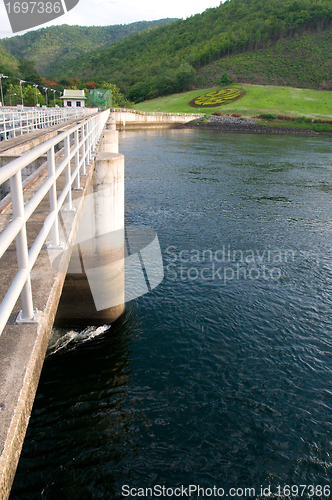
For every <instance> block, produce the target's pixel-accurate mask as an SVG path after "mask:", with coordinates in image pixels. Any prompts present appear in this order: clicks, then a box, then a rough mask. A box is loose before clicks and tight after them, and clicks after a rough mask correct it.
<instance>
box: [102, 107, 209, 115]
mask: <svg viewBox="0 0 332 500" xmlns="http://www.w3.org/2000/svg"><path fill="white" fill-rule="evenodd" d="M111 111H115V112H118V113H119V112H122V113H135V114H136V115H147V116H203V115H204V113H175V112H174V113H171V112H166V111H140V110H139V109H133V108H112V109H111Z"/></svg>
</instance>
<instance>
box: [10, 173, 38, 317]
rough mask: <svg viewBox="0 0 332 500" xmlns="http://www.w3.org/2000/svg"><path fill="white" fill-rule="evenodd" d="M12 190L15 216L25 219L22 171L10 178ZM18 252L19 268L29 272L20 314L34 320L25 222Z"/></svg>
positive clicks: (17, 239)
mask: <svg viewBox="0 0 332 500" xmlns="http://www.w3.org/2000/svg"><path fill="white" fill-rule="evenodd" d="M10 190H11V195H12V207H13V218H14V219H15V218H20V219H24V200H23V188H22V175H21V171H20V172H18V173H17V174H16V175H14V176H13V177H11V178H10ZM16 254H17V262H18V268H19V270H20V271H25V272H26V273H27V279H26V282H25V284H24V286H23V288H22V292H21V299H22V311H21V313H20V315H19V320H20V321H32V320H33V319H34V314H33V303H32V292H31V281H30V270H29V255H28V242H27V231H26V225H25V224H24V225H23V227H22V229H21V231H20V232H19V233H18V235H17V236H16Z"/></svg>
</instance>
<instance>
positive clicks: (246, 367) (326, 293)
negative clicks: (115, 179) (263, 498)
mask: <svg viewBox="0 0 332 500" xmlns="http://www.w3.org/2000/svg"><path fill="white" fill-rule="evenodd" d="M120 151H121V152H122V153H124V155H125V158H126V220H127V224H128V225H146V226H149V227H152V228H154V229H155V230H156V232H157V234H158V237H159V242H160V246H161V250H162V254H163V259H164V266H165V278H164V281H163V282H162V284H161V285H160V286H159V287H158V288H156V289H155V290H153V291H152V292H150V293H148V294H146V295H145V296H143V297H141V298H139V299H137V300H135V301H133V302H131V303H129V304H127V309H126V312H125V314H124V316H123V318H122V319H121V320H120V321H118V322H117V324H115V325H113V326H112V327H111V328H109V329H99V330H96V329H95V328H94V329H93V328H91V329H88V330H86V331H84V332H59V331H58V332H55V333H54V338H53V340H52V343H51V346H50V349H49V354H48V356H47V358H46V361H45V366H44V370H43V373H42V377H41V381H40V385H39V389H38V394H37V398H36V401H35V405H34V410H33V414H32V417H31V421H30V425H29V429H28V432H27V438H26V441H25V445H24V448H23V452H22V456H21V460H20V464H19V468H18V472H17V476H16V479H15V482H14V486H13V491H12V495H11V499H27V500H28V499H39V498H45V499H52V500H53V499H70V500H72V499H80V500H81V499H90V498H91V499H119V498H136V497H135V495H134V493H138V491H132V494H131V495H129V496H126V491H128V490H122V487H123V485H128V486H130V487H131V488H147V487H150V488H153V487H154V486H156V485H160V486H161V487H162V486H165V487H168V488H175V487H178V486H181V485H183V486H184V487H188V486H189V485H190V484H191V485H197V486H198V485H199V486H200V487H201V488H205V491H206V492H207V495H206V496H208V495H209V493H210V490H206V489H208V488H211V489H212V488H213V487H214V486H215V487H217V488H224V490H225V495H226V494H229V489H230V488H243V489H244V488H255V498H256V497H257V496H258V495H259V494H260V488H261V485H263V487H264V488H266V487H268V486H269V485H270V487H271V492H273V493H275V494H276V493H278V490H277V485H278V484H279V485H281V488H283V486H284V485H290V486H292V485H295V486H296V485H313V487H314V489H309V487H307V486H306V489H304V490H303V489H302V491H303V495H302V496H303V497H307V496H308V494H310V493H312V494H313V496H314V498H329V497H330V495H328V490H327V489H325V491H323V492H322V491H321V490H320V489H319V487H318V486H321V487H324V486H326V485H329V484H330V482H331V480H332V469H331V465H332V463H331V456H332V240H331V237H332V167H331V160H332V143H331V140H330V139H329V138H325V137H318V138H316V137H315V138H310V137H292V136H289V137H286V136H284V137H278V136H260V135H242V134H221V133H218V132H217V133H214V132H211V131H182V130H181V131H166V132H142V133H138V132H137V133H125V134H123V135H122V137H121V143H120ZM60 334H62V335H64V337H63V339H62V340H61V342H60V347H61V348H60V349H58V347H55V339H56V338H58V337H59V335H60ZM58 345H59V344H57V346H58ZM331 490H332V486H331ZM232 491H233V490H232ZM279 492H280V490H279ZM122 493H124V494H123V495H122ZM154 493H155V494H154V495H153V496H150V498H159V496H158V490H155V492H154ZM177 493H178V491H175V490H173V492H172V490H171V489H170V490H168V495H167V498H178V496H177ZM219 493H221V490H220V491H219ZM281 493H286V494H287V490H285V491H284V490H281ZM293 493H294V494H296V489H293ZM299 494H300V492H299ZM192 497H193V498H197V494H195V493H194V492H193V493H192ZM212 497H213V498H217V497H218V495H217V493H216V490H214V492H213V494H212ZM253 497H254V496H253V495H252V496H251V498H253ZM233 498H242V495H241V491H240V490H239V491H238V494H236V495H234V496H233ZM243 498H244V496H243ZM247 498H248V496H247ZM292 498H296V497H295V496H292Z"/></svg>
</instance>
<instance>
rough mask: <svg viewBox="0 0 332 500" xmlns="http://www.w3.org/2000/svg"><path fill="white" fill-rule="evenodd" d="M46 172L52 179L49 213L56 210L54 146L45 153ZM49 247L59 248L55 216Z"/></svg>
mask: <svg viewBox="0 0 332 500" xmlns="http://www.w3.org/2000/svg"><path fill="white" fill-rule="evenodd" d="M47 170H48V177H49V178H51V179H53V184H52V186H51V188H50V190H49V197H50V212H53V211H55V210H57V196H56V180H55V157H54V146H52V148H51V149H49V150H48V151H47ZM50 246H51V247H59V246H60V241H59V219H58V216H56V218H55V220H54V223H53V226H52V242H51V245H50Z"/></svg>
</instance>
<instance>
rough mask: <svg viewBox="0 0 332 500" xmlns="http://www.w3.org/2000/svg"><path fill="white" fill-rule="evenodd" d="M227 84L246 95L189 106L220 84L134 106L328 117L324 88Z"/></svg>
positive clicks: (330, 103)
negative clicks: (207, 105)
mask: <svg viewBox="0 0 332 500" xmlns="http://www.w3.org/2000/svg"><path fill="white" fill-rule="evenodd" d="M227 87H231V88H234V87H241V88H243V89H244V90H245V91H246V95H245V96H244V97H241V99H238V100H237V101H234V102H230V103H229V104H225V105H222V106H218V107H213V108H200V109H198V108H193V107H191V106H189V102H190V101H191V100H192V99H193V98H194V97H198V96H200V95H202V94H205V93H206V92H210V91H214V90H217V89H219V88H220V87H213V88H209V89H204V90H202V89H201V90H195V91H192V92H184V93H183V94H173V95H170V96H165V97H158V98H157V99H153V100H151V101H145V102H141V103H139V104H136V105H135V106H134V108H135V109H139V110H141V111H147V112H154V111H163V112H168V113H196V112H200V113H205V114H211V113H212V112H218V111H222V112H223V114H226V113H230V114H231V113H240V114H241V115H242V116H246V117H251V116H256V115H259V114H260V113H272V114H275V115H279V114H281V115H291V116H296V117H297V116H308V117H310V118H312V119H314V118H323V119H329V120H330V119H331V118H332V93H331V92H328V91H322V90H312V89H296V88H293V87H279V86H264V85H247V84H244V85H243V84H241V85H239V84H232V85H228V86H227Z"/></svg>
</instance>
